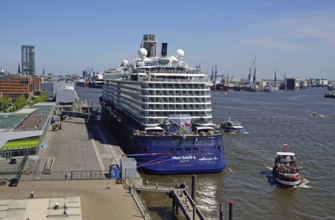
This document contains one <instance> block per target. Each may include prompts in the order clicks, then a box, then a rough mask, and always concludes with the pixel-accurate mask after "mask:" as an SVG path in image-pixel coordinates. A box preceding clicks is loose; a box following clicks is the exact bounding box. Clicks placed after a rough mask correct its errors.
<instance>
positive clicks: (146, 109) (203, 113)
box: [103, 34, 213, 127]
mask: <svg viewBox="0 0 335 220" xmlns="http://www.w3.org/2000/svg"><path fill="white" fill-rule="evenodd" d="M138 55H139V57H138V58H137V59H135V60H133V61H131V62H128V61H127V60H124V61H123V62H122V65H121V67H120V68H117V69H115V70H113V71H112V72H111V73H110V74H108V75H107V74H106V75H105V78H104V80H105V85H104V86H105V88H104V90H103V97H104V98H105V99H106V100H107V101H109V102H110V103H113V104H114V105H115V107H116V108H118V109H120V110H121V111H123V112H126V113H127V115H128V116H130V117H132V118H133V119H134V120H136V121H138V122H139V123H140V124H142V125H143V126H144V127H154V126H159V125H161V124H164V122H166V121H167V120H168V119H169V117H172V116H174V117H178V116H185V115H188V116H189V117H190V120H191V123H192V124H193V125H197V126H212V125H213V123H212V107H211V95H210V85H211V83H210V82H209V80H208V79H207V75H206V73H204V72H202V71H201V70H200V69H198V68H189V67H188V64H187V63H186V62H184V61H183V58H184V51H183V50H181V49H178V50H177V51H176V54H175V55H174V56H168V55H167V43H162V45H161V54H160V55H158V54H157V42H156V41H155V36H154V35H153V34H147V35H144V38H143V41H142V43H141V46H140V49H139V51H138Z"/></svg>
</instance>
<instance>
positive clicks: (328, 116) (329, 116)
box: [311, 112, 335, 119]
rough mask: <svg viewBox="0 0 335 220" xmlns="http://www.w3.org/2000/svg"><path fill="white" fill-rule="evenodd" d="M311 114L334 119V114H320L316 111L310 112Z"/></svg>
mask: <svg viewBox="0 0 335 220" xmlns="http://www.w3.org/2000/svg"><path fill="white" fill-rule="evenodd" d="M311 116H313V117H319V118H334V119H335V116H334V115H323V114H320V113H318V112H312V113H311Z"/></svg>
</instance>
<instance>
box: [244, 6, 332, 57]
mask: <svg viewBox="0 0 335 220" xmlns="http://www.w3.org/2000/svg"><path fill="white" fill-rule="evenodd" d="M334 20H335V10H323V11H317V12H305V13H304V14H298V15H295V16H294V17H293V16H291V17H285V18H277V19H274V20H269V21H266V22H261V24H260V28H261V29H262V31H258V32H257V33H261V34H257V33H256V34H253V35H251V36H249V37H248V38H247V39H244V42H245V43H247V44H255V45H262V46H265V47H268V48H274V49H280V50H287V51H292V50H300V49H304V48H305V49H310V48H311V47H315V46H317V47H325V46H328V47H333V46H335V22H334Z"/></svg>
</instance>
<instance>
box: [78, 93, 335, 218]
mask: <svg viewBox="0 0 335 220" xmlns="http://www.w3.org/2000/svg"><path fill="white" fill-rule="evenodd" d="M86 90H89V92H88V91H86ZM93 90H94V95H92V94H93V93H92V91H93ZM77 91H78V90H77ZM99 91H101V90H99V89H92V88H80V89H79V91H78V95H79V97H81V98H83V96H82V94H86V95H87V94H89V95H90V99H95V98H94V97H95V95H96V97H98V96H99V95H100V94H99ZM325 92H326V88H307V89H305V90H298V91H276V92H271V93H262V92H258V93H253V92H234V91H232V92H231V93H230V94H229V95H225V94H224V93H221V92H212V109H213V115H214V120H215V122H217V123H220V122H221V121H223V120H226V119H228V117H231V119H232V120H238V121H241V122H242V125H243V126H244V127H245V128H246V129H247V130H248V131H249V134H246V135H229V134H223V140H224V147H225V157H226V160H227V167H226V169H225V170H224V171H223V172H222V173H218V174H205V175H197V198H196V200H197V207H198V208H200V209H201V211H202V212H203V213H204V215H205V216H206V217H207V218H208V219H218V217H219V205H220V203H221V202H223V204H224V211H225V213H224V216H225V219H228V202H229V201H234V219H333V218H334V216H335V205H334V201H335V168H334V167H335V160H334V158H335V149H334V143H335V137H334V131H335V100H333V99H326V98H324V96H323V95H324V93H325ZM95 102H97V101H95ZM312 112H318V113H320V114H323V115H325V116H334V117H333V118H331V117H330V118H322V117H314V116H311V113H312ZM284 143H285V144H288V145H289V148H290V150H291V151H293V152H295V154H296V157H297V162H298V165H299V167H301V174H302V183H301V184H300V185H299V186H298V187H293V188H283V187H279V186H277V185H276V184H275V182H274V181H273V178H272V173H271V169H272V166H273V163H274V157H275V152H276V151H279V150H280V147H281V145H282V144H284ZM143 178H144V179H148V180H149V181H151V182H168V183H171V182H178V183H181V182H187V183H189V184H190V183H191V176H190V175H168V176H155V175H143ZM142 199H143V200H144V201H145V203H146V204H147V205H148V207H149V208H150V211H151V212H152V214H153V216H154V218H155V219H174V217H173V216H172V215H171V211H170V210H171V200H170V199H169V198H168V197H167V196H166V195H160V194H158V193H157V194H155V193H149V194H147V193H143V195H142Z"/></svg>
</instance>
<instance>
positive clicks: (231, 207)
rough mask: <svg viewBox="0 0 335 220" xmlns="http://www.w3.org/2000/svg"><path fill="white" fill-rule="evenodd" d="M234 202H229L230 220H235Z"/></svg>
mask: <svg viewBox="0 0 335 220" xmlns="http://www.w3.org/2000/svg"><path fill="white" fill-rule="evenodd" d="M233 205H234V202H233V201H229V220H233Z"/></svg>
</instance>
